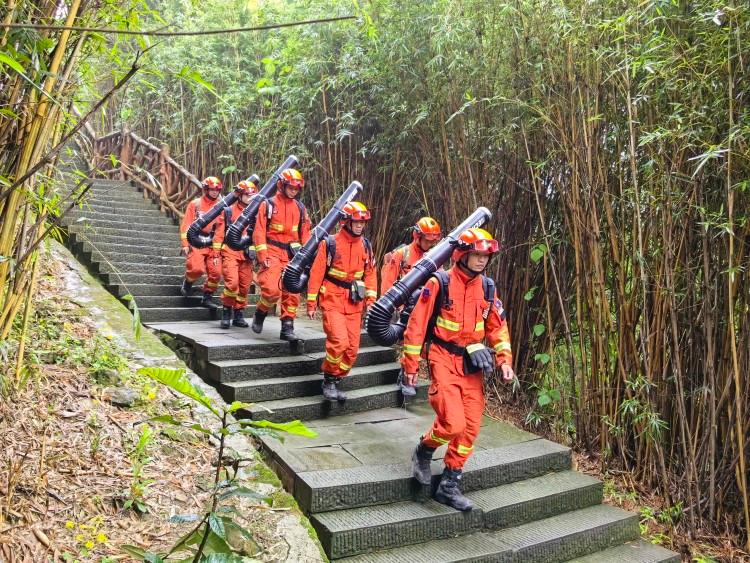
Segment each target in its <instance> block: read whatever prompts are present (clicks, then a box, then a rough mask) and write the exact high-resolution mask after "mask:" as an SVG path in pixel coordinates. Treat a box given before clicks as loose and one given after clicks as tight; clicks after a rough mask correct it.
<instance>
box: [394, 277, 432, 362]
mask: <svg viewBox="0 0 750 563" xmlns="http://www.w3.org/2000/svg"><path fill="white" fill-rule="evenodd" d="M439 291H440V286H439V285H438V281H437V280H436V279H435V278H433V277H431V278H430V279H429V280H427V283H426V284H425V285H424V287H423V288H422V292H421V293H420V294H419V298H418V299H417V304H416V305H415V306H414V310H413V311H412V312H411V315H409V322H408V323H407V324H406V331H405V332H404V355H403V358H401V367H403V368H404V372H405V373H417V370H418V369H419V356H420V355H421V354H422V345H423V344H424V340H425V336H426V334H427V324H428V323H429V322H430V317H432V311H433V310H434V308H435V299H437V294H438V292H439Z"/></svg>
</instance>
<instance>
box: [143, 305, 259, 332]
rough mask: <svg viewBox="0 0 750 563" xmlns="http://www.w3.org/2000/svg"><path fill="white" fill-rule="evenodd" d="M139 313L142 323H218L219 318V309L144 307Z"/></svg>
mask: <svg viewBox="0 0 750 563" xmlns="http://www.w3.org/2000/svg"><path fill="white" fill-rule="evenodd" d="M139 311H140V314H141V322H142V323H159V322H167V321H218V320H219V319H220V318H221V309H218V310H217V311H210V310H208V309H206V308H205V307H146V308H143V309H139ZM247 330H250V329H247Z"/></svg>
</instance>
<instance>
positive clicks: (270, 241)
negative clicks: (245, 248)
mask: <svg viewBox="0 0 750 563" xmlns="http://www.w3.org/2000/svg"><path fill="white" fill-rule="evenodd" d="M266 242H267V243H268V244H270V245H271V246H275V247H276V248H283V249H284V250H287V251H288V250H289V249H290V248H291V247H290V246H289V245H288V244H286V243H284V242H278V241H275V240H273V239H270V238H269V239H266Z"/></svg>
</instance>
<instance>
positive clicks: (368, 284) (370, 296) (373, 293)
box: [365, 249, 378, 307]
mask: <svg viewBox="0 0 750 563" xmlns="http://www.w3.org/2000/svg"><path fill="white" fill-rule="evenodd" d="M365 252H367V249H365ZM377 298H378V274H377V272H376V271H375V257H374V256H368V257H367V258H366V260H365V307H369V306H370V305H372V304H373V303H375V300H376V299H377Z"/></svg>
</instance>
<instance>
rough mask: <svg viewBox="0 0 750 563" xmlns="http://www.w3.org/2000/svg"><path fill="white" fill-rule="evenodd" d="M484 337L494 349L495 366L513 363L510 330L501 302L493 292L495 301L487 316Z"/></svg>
mask: <svg viewBox="0 0 750 563" xmlns="http://www.w3.org/2000/svg"><path fill="white" fill-rule="evenodd" d="M485 327H486V329H485V330H486V335H485V336H486V337H487V342H488V343H489V345H490V346H491V347H492V349H493V350H495V363H496V364H497V366H498V367H499V366H501V365H503V364H510V365H511V366H512V365H513V350H512V348H511V346H510V331H509V330H508V321H507V320H506V314H505V309H503V303H502V301H500V300H499V299H498V298H497V292H495V302H494V303H493V304H492V309H491V310H490V314H489V316H488V317H487V322H486V323H485Z"/></svg>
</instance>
